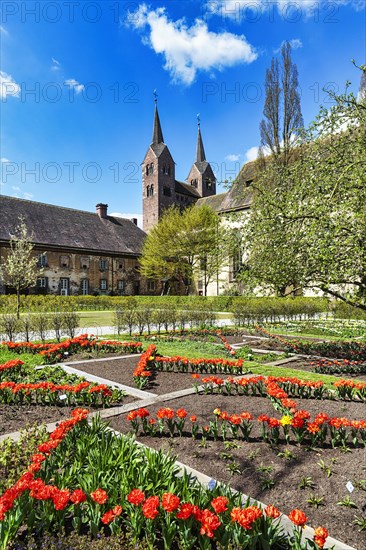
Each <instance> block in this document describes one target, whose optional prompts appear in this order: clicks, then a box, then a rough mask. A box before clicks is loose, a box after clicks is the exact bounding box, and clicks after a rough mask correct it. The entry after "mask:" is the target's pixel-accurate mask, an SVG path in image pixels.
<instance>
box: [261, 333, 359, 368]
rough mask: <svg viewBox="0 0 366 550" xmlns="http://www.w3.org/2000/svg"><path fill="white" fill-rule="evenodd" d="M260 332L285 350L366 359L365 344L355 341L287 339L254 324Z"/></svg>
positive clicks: (356, 359)
mask: <svg viewBox="0 0 366 550" xmlns="http://www.w3.org/2000/svg"><path fill="white" fill-rule="evenodd" d="M256 329H257V331H258V332H260V333H261V334H263V335H265V336H267V337H268V338H271V339H273V340H275V341H276V342H278V343H279V344H281V345H282V346H283V348H284V349H285V350H288V351H292V352H294V353H303V354H306V355H320V356H322V357H337V358H341V359H348V360H350V361H365V360H366V344H364V343H362V342H355V341H349V342H344V341H339V342H303V341H301V340H295V339H293V340H287V339H285V338H282V337H280V336H276V335H275V334H271V333H270V332H268V331H267V330H265V329H264V328H262V327H260V326H256Z"/></svg>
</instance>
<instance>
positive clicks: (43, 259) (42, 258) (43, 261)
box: [37, 253, 48, 267]
mask: <svg viewBox="0 0 366 550" xmlns="http://www.w3.org/2000/svg"><path fill="white" fill-rule="evenodd" d="M47 265H48V262H47V254H46V253H44V254H39V255H38V258H37V266H38V267H47Z"/></svg>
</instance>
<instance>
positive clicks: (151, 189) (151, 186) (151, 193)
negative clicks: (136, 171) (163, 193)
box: [150, 185, 154, 197]
mask: <svg viewBox="0 0 366 550" xmlns="http://www.w3.org/2000/svg"><path fill="white" fill-rule="evenodd" d="M153 194H154V185H150V197H152V196H153Z"/></svg>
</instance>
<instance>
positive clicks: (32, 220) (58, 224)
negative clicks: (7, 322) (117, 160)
mask: <svg viewBox="0 0 366 550" xmlns="http://www.w3.org/2000/svg"><path fill="white" fill-rule="evenodd" d="M250 164H251V163H249V164H246V165H245V166H244V168H243V169H245V170H246V171H248V168H250V166H249V165H250ZM242 172H243V171H242ZM242 172H241V175H242ZM245 178H246V176H245V177H244V179H245ZM246 179H248V178H246ZM239 180H240V185H239ZM239 180H238V184H236V183H234V185H233V187H232V188H231V190H230V191H228V192H227V193H221V194H219V195H216V178H215V174H214V172H213V170H212V168H211V166H210V163H209V162H208V161H207V159H206V154H205V149H204V146H203V140H202V135H201V129H200V123H198V135H197V147H196V156H195V159H194V162H193V164H192V166H191V168H190V170H189V173H188V176H187V178H186V180H185V181H184V182H182V181H179V180H177V179H176V177H175V162H174V159H173V156H172V154H171V152H170V150H169V148H168V146H167V145H166V144H165V143H164V138H163V132H162V128H161V123H160V118H159V113H158V108H157V103H156V100H155V112H154V124H153V135H152V142H151V145H150V146H149V148H148V150H147V153H146V155H145V158H144V160H143V163H142V205H143V228H144V230H141V229H140V228H139V227H137V220H135V219H133V220H128V219H124V218H119V217H115V216H110V215H108V211H107V208H108V205H106V204H102V203H99V204H97V206H96V212H95V213H92V212H86V211H83V210H76V209H72V208H65V207H62V206H55V205H50V204H44V203H40V202H35V201H30V200H24V199H18V198H15V197H9V196H4V195H1V196H0V264H1V263H2V262H3V261H4V260H5V259H6V257H7V255H8V254H9V250H10V248H9V241H10V237H11V235H14V234H15V230H16V227H17V225H19V221H20V219H23V220H24V222H25V224H26V226H27V230H28V234H29V235H30V237H31V239H32V242H33V244H34V254H35V255H36V256H37V265H38V267H39V276H38V277H37V282H36V285H35V286H34V287H33V288H30V289H29V292H30V293H35V294H61V295H69V294H70V295H75V294H85V295H87V294H94V295H98V294H101V295H103V294H104V295H110V294H112V295H136V294H150V295H156V294H160V292H161V286H162V285H161V282H159V281H152V280H146V279H145V278H144V277H142V276H141V275H140V273H139V257H140V255H141V251H142V246H143V242H144V239H145V237H146V233H147V232H148V231H149V230H150V229H151V228H152V227H153V226H154V225H155V224H156V223H157V222H158V221H159V219H160V218H161V216H162V213H163V212H164V210H165V209H166V208H169V207H171V206H173V205H175V206H178V207H179V208H181V209H183V208H186V207H187V206H189V205H191V204H194V203H196V204H203V203H205V204H208V205H209V206H211V207H212V208H213V209H214V210H216V211H217V212H218V213H219V214H225V213H226V212H230V211H233V210H236V209H241V210H242V209H243V206H244V208H245V207H246V206H248V207H249V198H248V201H247V202H248V204H246V201H245V200H244V203H243V196H242V193H241V189H242V182H241V180H242V177H241V178H239ZM231 263H232V264H233V265H235V260H233V261H232V262H231ZM228 277H229V279H230V280H231V281H234V280H235V269H232V268H229V270H228V271H227V273H226V275H225V278H226V279H227V278H228ZM197 287H198V291H199V290H200V286H199V281H198V282H197ZM220 288H221V289H222V288H223V287H222V285H221V286H219V283H218V281H216V283H215V284H214V285H211V288H210V294H217V293H220ZM8 292H12V290H11V288H9V287H7V286H6V285H5V284H4V282H3V281H2V280H1V276H0V294H1V293H8Z"/></svg>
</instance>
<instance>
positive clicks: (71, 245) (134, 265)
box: [0, 196, 161, 295]
mask: <svg viewBox="0 0 366 550" xmlns="http://www.w3.org/2000/svg"><path fill="white" fill-rule="evenodd" d="M20 218H23V219H24V221H25V223H26V226H27V230H28V234H29V235H30V236H31V238H32V241H33V243H34V254H35V255H36V256H37V258H38V266H39V276H38V278H37V284H36V285H35V286H34V287H32V288H30V289H29V293H32V294H62V295H77V294H79V295H80V294H92V295H93V294H94V295H98V294H101V295H103V294H104V295H107V294H108V295H136V294H148V295H149V294H151V295H155V294H159V293H160V291H161V288H160V286H159V285H158V284H156V283H155V282H154V281H148V280H146V279H145V278H143V277H141V275H140V273H139V256H140V254H141V248H142V244H143V241H144V239H145V233H144V232H143V231H142V230H141V229H139V228H138V227H137V225H136V223H137V221H136V220H127V219H124V218H116V217H112V216H108V213H107V205H106V204H102V203H100V204H98V205H97V211H96V213H95V214H93V213H91V212H85V211H81V210H73V209H69V208H63V207H59V206H53V205H47V204H43V203H37V202H33V201H26V200H22V199H16V198H13V197H5V196H2V197H1V202H0V264H1V263H3V262H4V260H5V259H6V257H7V256H8V254H9V251H10V248H9V240H10V236H11V235H14V234H15V233H16V226H17V225H18V224H19V219H20ZM11 291H12V290H11V289H10V288H6V287H5V285H4V283H2V281H1V279H0V293H4V292H11Z"/></svg>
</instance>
